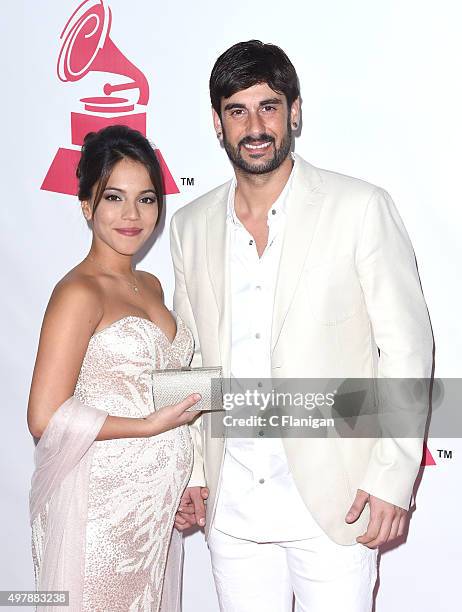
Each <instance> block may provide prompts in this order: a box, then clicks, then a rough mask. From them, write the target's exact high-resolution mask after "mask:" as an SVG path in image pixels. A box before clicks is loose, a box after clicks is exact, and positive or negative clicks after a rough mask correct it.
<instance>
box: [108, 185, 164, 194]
mask: <svg viewBox="0 0 462 612" xmlns="http://www.w3.org/2000/svg"><path fill="white" fill-rule="evenodd" d="M109 189H110V190H111V191H120V193H127V192H126V191H125V190H124V189H119V187H110V186H107V187H106V189H105V190H104V191H108V190H109ZM139 193H140V194H141V193H156V190H155V189H154V188H152V187H151V188H150V189H143V191H140V192H139Z"/></svg>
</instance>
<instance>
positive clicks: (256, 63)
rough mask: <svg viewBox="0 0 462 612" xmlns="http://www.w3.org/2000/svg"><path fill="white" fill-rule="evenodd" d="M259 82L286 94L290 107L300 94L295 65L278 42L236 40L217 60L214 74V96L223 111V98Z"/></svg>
mask: <svg viewBox="0 0 462 612" xmlns="http://www.w3.org/2000/svg"><path fill="white" fill-rule="evenodd" d="M258 83H267V84H268V85H269V87H271V89H272V90H273V91H276V92H277V93H280V94H284V95H285V97H286V100H287V105H288V107H289V109H290V107H291V106H292V103H293V102H294V100H296V99H297V97H298V96H299V94H300V90H299V85H298V77H297V73H296V72H295V68H294V66H293V64H292V62H291V61H290V59H289V58H288V57H287V55H286V54H285V53H284V51H283V50H282V49H281V48H279V47H277V46H276V45H270V44H265V43H262V42H261V40H248V41H246V42H240V43H236V44H235V45H233V46H232V47H230V48H229V49H228V50H227V51H225V52H224V53H223V54H222V55H220V57H219V58H218V59H217V61H216V62H215V65H214V67H213V69H212V74H211V75H210V83H209V86H210V100H211V102H212V106H213V108H214V109H215V110H216V112H217V113H218V114H219V115H220V103H221V98H229V97H230V96H232V95H233V94H235V93H236V92H237V91H241V90H243V89H247V88H248V87H252V86H253V85H257V84H258Z"/></svg>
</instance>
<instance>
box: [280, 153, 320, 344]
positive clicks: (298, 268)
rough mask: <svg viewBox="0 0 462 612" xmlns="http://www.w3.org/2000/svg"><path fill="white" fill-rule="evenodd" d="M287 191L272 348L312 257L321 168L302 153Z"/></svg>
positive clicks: (318, 210)
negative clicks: (306, 265)
mask: <svg viewBox="0 0 462 612" xmlns="http://www.w3.org/2000/svg"><path fill="white" fill-rule="evenodd" d="M296 159H297V165H296V167H295V169H294V172H295V174H294V176H293V179H292V186H291V189H290V192H289V193H288V195H287V198H288V200H287V219H286V227H285V232H284V241H283V245H282V250H281V260H280V262H279V270H278V276H277V281H276V290H275V296H274V308H273V321H272V329H271V352H273V350H274V347H275V346H276V343H277V341H278V339H279V336H280V333H281V330H282V326H283V324H284V321H285V318H286V316H287V312H288V310H289V308H290V304H291V302H292V299H293V297H294V294H295V290H296V288H297V285H298V283H299V281H300V277H301V274H302V271H303V268H304V266H305V263H306V259H307V257H308V252H309V250H310V246H311V242H312V239H313V235H314V231H315V228H316V224H317V221H318V218H319V213H320V210H321V205H322V201H323V199H324V195H325V194H324V193H323V192H322V191H321V187H322V183H321V177H320V175H319V172H318V171H317V170H316V168H315V167H314V166H312V165H311V164H309V163H308V162H305V161H304V160H303V159H302V158H301V157H299V156H298V155H297V156H296Z"/></svg>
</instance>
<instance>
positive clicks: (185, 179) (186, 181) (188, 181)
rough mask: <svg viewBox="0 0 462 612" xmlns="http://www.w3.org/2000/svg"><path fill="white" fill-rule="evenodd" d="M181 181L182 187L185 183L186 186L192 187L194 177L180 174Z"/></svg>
mask: <svg viewBox="0 0 462 612" xmlns="http://www.w3.org/2000/svg"><path fill="white" fill-rule="evenodd" d="M181 182H182V184H183V187H184V186H185V185H186V186H187V187H194V179H193V178H190V177H189V176H182V177H181Z"/></svg>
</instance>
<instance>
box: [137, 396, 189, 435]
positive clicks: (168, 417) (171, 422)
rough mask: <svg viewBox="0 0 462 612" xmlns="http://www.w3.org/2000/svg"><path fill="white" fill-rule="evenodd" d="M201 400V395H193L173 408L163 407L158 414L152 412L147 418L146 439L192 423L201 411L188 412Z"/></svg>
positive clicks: (157, 411)
mask: <svg viewBox="0 0 462 612" xmlns="http://www.w3.org/2000/svg"><path fill="white" fill-rule="evenodd" d="M200 399H201V396H200V394H199V393H192V394H191V395H188V396H187V397H186V398H185V399H184V400H183V401H182V402H179V403H178V404H173V405H172V406H162V408H159V410H156V412H151V414H149V415H148V416H147V417H145V419H144V420H145V421H146V426H147V433H146V437H150V436H155V435H157V434H160V433H163V432H164V431H168V430H169V429H174V428H175V427H180V425H186V424H187V423H189V422H190V421H192V420H193V419H194V418H195V417H196V416H197V415H198V414H199V413H200V411H197V410H191V411H190V412H187V409H188V408H190V407H191V406H194V404H197V402H198V401H199V400H200Z"/></svg>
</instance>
